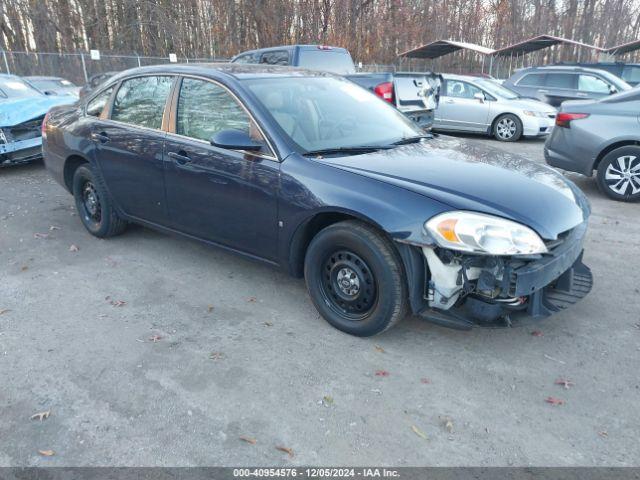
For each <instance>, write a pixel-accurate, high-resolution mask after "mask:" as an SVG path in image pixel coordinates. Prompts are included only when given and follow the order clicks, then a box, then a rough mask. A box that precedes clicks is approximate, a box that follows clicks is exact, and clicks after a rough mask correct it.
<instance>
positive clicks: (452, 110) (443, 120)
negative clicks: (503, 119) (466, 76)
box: [434, 79, 489, 132]
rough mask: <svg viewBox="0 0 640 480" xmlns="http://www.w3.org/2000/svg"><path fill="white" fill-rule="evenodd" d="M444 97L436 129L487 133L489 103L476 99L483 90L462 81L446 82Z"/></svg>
mask: <svg viewBox="0 0 640 480" xmlns="http://www.w3.org/2000/svg"><path fill="white" fill-rule="evenodd" d="M443 92H444V95H441V97H440V103H439V105H438V108H437V109H436V111H435V124H434V126H435V127H436V128H442V129H447V130H460V131H468V132H486V131H487V128H488V123H487V121H488V118H489V102H487V101H485V100H482V99H478V98H475V95H476V94H482V95H484V94H483V92H482V90H480V89H479V88H478V87H476V86H474V85H471V84H470V83H467V82H463V81H460V80H450V79H447V80H446V81H445V85H444V89H443Z"/></svg>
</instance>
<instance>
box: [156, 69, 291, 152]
mask: <svg viewBox="0 0 640 480" xmlns="http://www.w3.org/2000/svg"><path fill="white" fill-rule="evenodd" d="M179 75H180V77H182V78H183V79H184V78H193V79H195V80H202V81H205V82H210V83H213V84H214V85H216V86H219V87H221V88H222V89H223V90H225V91H226V92H227V93H229V94H230V95H231V97H232V98H233V99H234V100H235V101H236V102H237V103H238V104H239V105H240V107H241V108H242V109H243V110H244V112H245V113H246V114H247V116H248V117H249V120H250V121H252V122H253V123H254V124H255V125H256V127H258V131H259V132H260V135H262V138H264V140H265V142H266V143H267V147H269V150H270V153H271V154H272V155H264V154H259V153H255V152H247V151H246V150H234V149H229V150H231V151H232V152H239V153H244V154H248V155H253V156H255V157H260V158H265V159H267V160H274V161H276V162H281V161H282V160H281V159H280V158H279V157H278V154H277V152H276V150H275V149H274V148H273V145H272V144H271V141H270V140H269V137H268V136H267V135H266V134H265V133H264V129H263V128H262V125H260V123H258V121H257V120H256V119H255V117H254V116H253V114H252V113H251V112H250V111H249V109H248V108H247V107H246V105H245V104H244V103H243V102H242V101H241V100H240V98H239V97H238V96H237V95H236V94H235V93H234V92H233V91H232V90H231V89H230V88H229V87H227V86H226V85H224V84H223V83H221V82H219V81H218V80H214V79H212V78H209V77H203V76H200V75H191V74H182V73H181V74H179ZM181 89H182V83H180V88H178V89H177V91H176V95H177V98H176V111H175V119H174V122H173V123H174V125H172V126H173V127H176V126H177V125H178V103H179V102H180V90H181ZM167 134H169V135H175V136H177V137H182V138H188V139H190V140H195V141H198V142H201V143H205V144H207V145H209V146H213V145H211V142H207V141H206V140H202V139H200V138H193V137H189V136H187V135H181V134H179V133H176V132H170V131H168V130H167ZM221 150H225V149H221Z"/></svg>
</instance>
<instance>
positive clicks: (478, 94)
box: [473, 92, 486, 103]
mask: <svg viewBox="0 0 640 480" xmlns="http://www.w3.org/2000/svg"><path fill="white" fill-rule="evenodd" d="M473 98H475V99H476V100H480V103H484V101H485V100H486V99H485V97H484V93H482V92H478V93H474V94H473Z"/></svg>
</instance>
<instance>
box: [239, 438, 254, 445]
mask: <svg viewBox="0 0 640 480" xmlns="http://www.w3.org/2000/svg"><path fill="white" fill-rule="evenodd" d="M240 440H242V441H243V442H247V443H250V444H251V445H255V444H256V441H257V440H256V439H255V438H251V437H240Z"/></svg>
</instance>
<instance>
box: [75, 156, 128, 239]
mask: <svg viewBox="0 0 640 480" xmlns="http://www.w3.org/2000/svg"><path fill="white" fill-rule="evenodd" d="M72 186H73V189H72V191H73V197H74V199H75V201H76V209H77V210H78V215H79V216H80V220H81V221H82V224H83V225H84V227H85V228H86V229H87V230H88V231H89V233H91V235H94V236H96V237H98V238H107V237H113V236H114V235H119V234H120V233H122V232H123V231H124V230H125V228H126V227H127V222H125V221H124V220H123V219H121V218H120V216H119V215H118V213H117V212H116V211H115V208H114V206H113V202H112V201H111V197H109V194H108V193H107V190H106V189H105V188H104V185H103V184H102V182H101V181H100V179H99V178H98V176H97V175H95V174H94V173H93V170H92V169H91V167H90V166H89V165H88V164H84V165H80V166H79V167H78V168H77V169H76V171H75V172H74V174H73V183H72Z"/></svg>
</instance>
